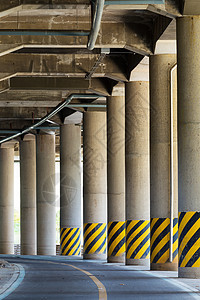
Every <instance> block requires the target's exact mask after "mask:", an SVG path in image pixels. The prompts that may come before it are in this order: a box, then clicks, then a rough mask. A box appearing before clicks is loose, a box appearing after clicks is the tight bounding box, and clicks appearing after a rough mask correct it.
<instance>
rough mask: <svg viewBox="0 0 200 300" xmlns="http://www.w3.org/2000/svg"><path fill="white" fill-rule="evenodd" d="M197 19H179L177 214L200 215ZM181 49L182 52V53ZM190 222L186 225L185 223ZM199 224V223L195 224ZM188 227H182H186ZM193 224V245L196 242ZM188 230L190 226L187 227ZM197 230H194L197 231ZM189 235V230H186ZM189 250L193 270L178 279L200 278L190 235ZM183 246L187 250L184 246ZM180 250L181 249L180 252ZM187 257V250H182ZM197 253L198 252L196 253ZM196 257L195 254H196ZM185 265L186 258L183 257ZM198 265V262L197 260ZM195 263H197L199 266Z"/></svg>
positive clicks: (183, 271)
mask: <svg viewBox="0 0 200 300" xmlns="http://www.w3.org/2000/svg"><path fill="white" fill-rule="evenodd" d="M199 26H200V16H188V17H183V18H180V19H178V23H177V39H178V57H177V60H178V149H179V172H178V174H179V183H178V185H179V212H186V213H187V212H199V211H200V199H199V195H200V179H199V170H200V160H199V156H200V127H199V123H200V103H199V101H198V99H199V97H200V86H199V84H198V78H199V75H200V71H199V70H200V60H199V50H198V49H199V47H200V39H199V34H200V27H199ZM183 49H184V51H183ZM188 222H189V221H188ZM197 222H199V219H198V220H197ZM186 224H187V223H185V224H183V225H186ZM198 224H199V223H194V224H192V225H194V230H195V231H194V232H195V233H196V237H195V241H196V240H197V239H199V237H200V236H199V234H198V231H197V229H199V225H198ZM188 226H189V228H190V226H191V225H188ZM196 226H197V228H196ZM186 232H188V230H186ZM190 238H191V244H190V245H191V246H190V253H191V254H190V255H191V256H189V257H190V258H191V260H192V257H193V258H194V261H193V263H192V266H193V267H185V266H183V267H179V276H180V277H192V278H200V265H199V264H198V263H197V264H195V261H196V260H197V259H198V258H199V256H196V254H195V252H196V251H197V249H199V244H198V245H197V249H194V247H193V246H194V240H193V238H194V237H193V234H191V235H190ZM182 246H186V245H185V244H184V245H182ZM182 249H183V248H182ZM185 250H186V252H187V253H188V250H189V248H187V247H186V248H185ZM198 251H199V250H198ZM197 253H198V252H197ZM184 258H185V261H186V262H187V257H185V256H184ZM198 261H199V260H198ZM198 261H197V262H198Z"/></svg>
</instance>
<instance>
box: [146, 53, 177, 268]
mask: <svg viewBox="0 0 200 300" xmlns="http://www.w3.org/2000/svg"><path fill="white" fill-rule="evenodd" d="M175 64H176V55H174V54H169V55H168V54H162V55H154V56H151V57H150V105H151V116H150V120H151V121H150V128H151V137H150V140H151V145H150V153H151V157H150V161H151V167H150V174H151V176H150V177H151V178H150V182H151V184H150V185H151V192H150V198H151V211H150V215H151V269H152V270H176V269H177V246H178V245H177V230H178V227H177V221H178V219H177V217H178V205H177V201H175V199H174V203H173V207H172V205H171V200H170V193H171V179H170V177H171V176H170V175H171V161H170V157H171V134H170V133H171V96H172V90H171V85H170V79H171V70H172V68H173V66H174V65H175ZM176 200H177V199H176ZM171 210H173V218H172V217H171V213H170V212H171ZM170 217H171V218H170ZM171 222H173V224H171ZM170 225H171V226H170ZM170 227H171V228H173V236H172V237H173V241H172V240H171V244H172V242H173V244H174V245H173V249H172V252H173V255H172V261H171V262H170Z"/></svg>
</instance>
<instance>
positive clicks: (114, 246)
mask: <svg viewBox="0 0 200 300" xmlns="http://www.w3.org/2000/svg"><path fill="white" fill-rule="evenodd" d="M125 242H126V237H125V222H109V223H108V257H110V256H120V255H122V254H123V253H125Z"/></svg>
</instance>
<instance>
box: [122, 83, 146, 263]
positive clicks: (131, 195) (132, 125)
mask: <svg viewBox="0 0 200 300" xmlns="http://www.w3.org/2000/svg"><path fill="white" fill-rule="evenodd" d="M125 96H126V108H125V111H126V149H125V168H126V264H127V265H144V266H147V267H148V266H149V257H150V198H149V193H150V192H149V84H148V82H144V81H140V82H139V81H138V82H128V83H126V84H125Z"/></svg>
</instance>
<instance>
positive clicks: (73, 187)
mask: <svg viewBox="0 0 200 300" xmlns="http://www.w3.org/2000/svg"><path fill="white" fill-rule="evenodd" d="M80 153H81V127H80V126H78V125H75V124H70V125H62V126H61V128H60V230H61V232H60V253H61V254H62V255H80V250H81V161H80Z"/></svg>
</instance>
